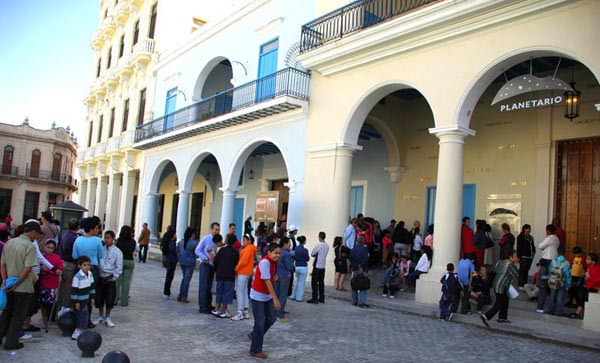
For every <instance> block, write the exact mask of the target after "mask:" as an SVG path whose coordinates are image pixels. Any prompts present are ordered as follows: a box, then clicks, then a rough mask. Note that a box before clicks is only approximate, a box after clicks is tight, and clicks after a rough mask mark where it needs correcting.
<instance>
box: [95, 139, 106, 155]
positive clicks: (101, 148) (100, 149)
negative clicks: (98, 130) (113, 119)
mask: <svg viewBox="0 0 600 363" xmlns="http://www.w3.org/2000/svg"><path fill="white" fill-rule="evenodd" d="M104 154H106V143H105V142H102V143H100V144H98V145H96V147H95V151H94V156H95V157H98V156H103V155H104Z"/></svg>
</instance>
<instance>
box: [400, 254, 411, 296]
mask: <svg viewBox="0 0 600 363" xmlns="http://www.w3.org/2000/svg"><path fill="white" fill-rule="evenodd" d="M409 273H410V261H409V260H408V257H406V256H405V255H402V256H400V282H401V283H402V287H401V288H400V291H404V290H405V289H406V276H408V274H409Z"/></svg>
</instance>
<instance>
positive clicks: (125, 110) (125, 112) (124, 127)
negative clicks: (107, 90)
mask: <svg viewBox="0 0 600 363" xmlns="http://www.w3.org/2000/svg"><path fill="white" fill-rule="evenodd" d="M128 119H129V99H126V100H125V103H124V105H123V123H122V124H121V132H125V131H127V120H128Z"/></svg>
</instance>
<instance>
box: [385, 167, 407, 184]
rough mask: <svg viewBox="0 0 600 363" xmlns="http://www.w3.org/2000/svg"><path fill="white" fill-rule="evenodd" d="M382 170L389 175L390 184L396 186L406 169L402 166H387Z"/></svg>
mask: <svg viewBox="0 0 600 363" xmlns="http://www.w3.org/2000/svg"><path fill="white" fill-rule="evenodd" d="M383 170H385V171H386V172H388V173H389V174H390V182H391V183H392V184H398V183H400V182H401V181H402V177H403V176H404V173H406V170H407V169H406V168H405V167H403V166H388V167H387V168H383Z"/></svg>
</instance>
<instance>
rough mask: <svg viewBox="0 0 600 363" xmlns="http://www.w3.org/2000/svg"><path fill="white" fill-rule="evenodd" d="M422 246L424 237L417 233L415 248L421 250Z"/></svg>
mask: <svg viewBox="0 0 600 363" xmlns="http://www.w3.org/2000/svg"><path fill="white" fill-rule="evenodd" d="M421 246H423V238H421V236H420V235H418V234H417V235H416V236H415V241H414V243H413V250H415V251H420V250H421Z"/></svg>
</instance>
